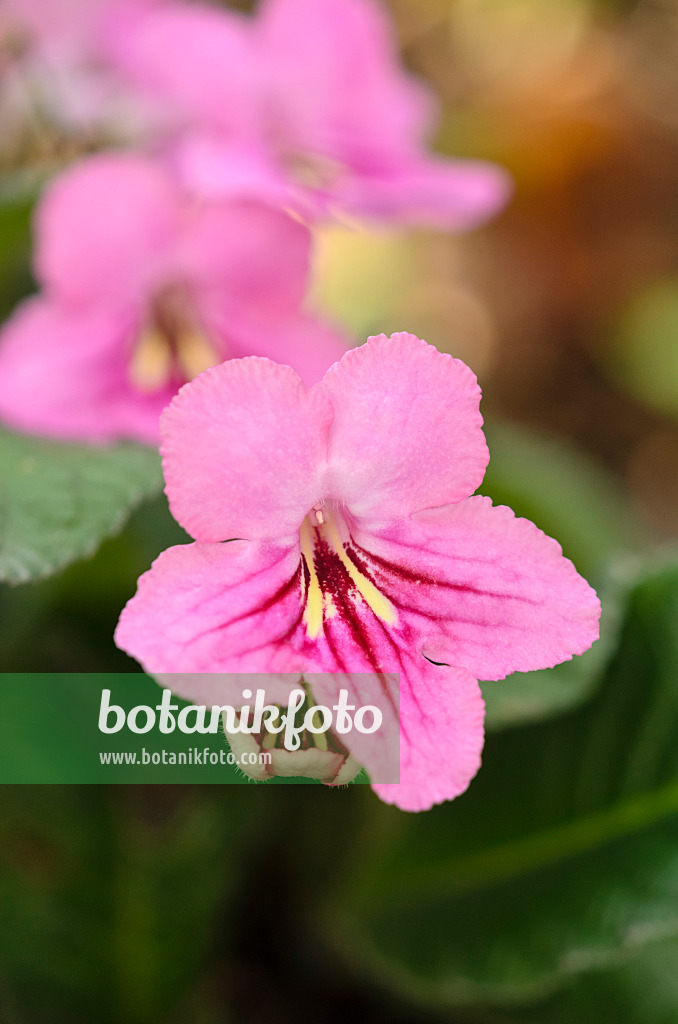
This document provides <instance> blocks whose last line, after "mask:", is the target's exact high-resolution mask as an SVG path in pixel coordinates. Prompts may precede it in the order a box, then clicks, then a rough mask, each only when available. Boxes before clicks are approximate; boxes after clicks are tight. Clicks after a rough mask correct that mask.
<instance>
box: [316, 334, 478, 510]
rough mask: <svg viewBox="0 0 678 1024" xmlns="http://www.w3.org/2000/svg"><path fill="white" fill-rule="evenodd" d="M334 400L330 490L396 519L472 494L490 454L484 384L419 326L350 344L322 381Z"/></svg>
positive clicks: (353, 503)
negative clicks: (420, 333) (417, 332)
mask: <svg viewBox="0 0 678 1024" xmlns="http://www.w3.org/2000/svg"><path fill="white" fill-rule="evenodd" d="M319 387H320V389H321V390H322V391H324V392H325V393H326V394H327V395H328V396H329V397H330V398H331V400H332V403H333V405H334V408H335V419H334V423H333V425H332V430H331V433H330V447H329V469H328V477H327V487H326V490H327V494H328V495H329V496H330V497H332V498H336V499H337V500H339V501H343V502H345V503H346V505H347V506H348V507H349V509H350V511H351V513H352V514H353V515H354V516H357V517H370V518H378V519H382V518H383V519H387V518H393V517H399V516H407V515H410V514H412V513H413V512H416V511H418V510H420V509H424V508H429V507H431V506H434V505H444V504H447V503H449V502H452V501H459V500H460V499H461V498H466V497H468V495H469V494H471V493H472V492H473V491H474V490H475V489H476V487H478V485H479V484H480V482H481V481H482V479H483V476H484V474H485V467H486V466H487V462H488V458H489V455H488V451H487V445H486V444H485V438H484V436H483V432H482V422H483V421H482V417H481V415H480V412H479V408H478V407H479V402H480V388H479V387H478V383H477V381H476V378H475V376H474V374H473V373H472V372H471V370H469V368H468V367H467V366H465V365H464V363H462V362H460V361H459V360H458V359H453V358H452V357H451V356H449V355H443V354H442V353H441V352H438V351H437V349H435V348H434V347H433V346H432V345H427V344H426V343H425V342H423V341H420V340H419V339H418V338H415V337H414V335H412V334H394V335H392V337H391V338H386V337H385V336H384V335H383V334H382V335H380V336H379V337H376V338H370V339H369V340H368V342H367V344H366V345H364V346H363V347H361V348H356V349H353V350H352V351H350V352H348V353H347V354H346V355H345V356H344V358H343V359H342V360H341V362H340V363H338V364H337V365H336V366H333V367H332V369H331V370H330V371H329V372H328V373H327V375H326V377H325V379H324V380H323V381H322V383H321V384H320V385H319Z"/></svg>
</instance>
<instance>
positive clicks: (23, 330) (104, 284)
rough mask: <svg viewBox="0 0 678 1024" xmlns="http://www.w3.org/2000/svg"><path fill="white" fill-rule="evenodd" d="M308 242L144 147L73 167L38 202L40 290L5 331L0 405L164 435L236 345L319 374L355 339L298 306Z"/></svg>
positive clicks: (71, 424)
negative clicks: (191, 182)
mask: <svg viewBox="0 0 678 1024" xmlns="http://www.w3.org/2000/svg"><path fill="white" fill-rule="evenodd" d="M310 242H311V240H310V235H309V232H308V231H307V229H306V228H305V227H303V225H301V224H299V223H298V222H296V221H294V220H293V219H292V218H290V217H288V216H287V215H286V214H284V213H282V212H279V211H275V210H272V209H270V208H268V207H266V206H263V205H260V204H254V203H250V202H239V203H235V202H230V203H228V202H215V203H205V202H197V201H195V200H189V199H187V198H186V196H185V195H184V194H183V193H182V192H181V191H180V189H179V188H178V187H177V185H176V184H175V183H174V181H173V180H172V179H171V178H170V177H169V176H168V174H167V173H166V172H165V171H164V170H163V169H162V168H160V167H159V166H157V165H155V164H154V163H152V162H151V161H148V160H145V159H143V158H140V157H134V156H122V155H117V156H99V157H94V158H92V159H90V160H88V161H85V162H83V163H81V164H79V165H77V166H75V167H74V168H73V169H72V170H70V171H69V172H67V173H66V174H64V175H63V176H62V177H61V178H60V179H59V180H58V181H57V182H56V183H55V184H54V185H53V186H52V187H51V189H50V190H49V192H48V193H47V195H46V197H45V199H44V201H43V202H42V204H41V206H40V208H39V211H38V216H37V250H36V261H35V262H36V275H37V277H38V279H39V280H40V281H41V282H42V285H43V292H42V294H41V295H40V296H38V297H37V298H32V299H29V300H28V301H27V302H25V303H24V304H23V305H22V306H20V307H19V309H18V310H17V312H16V313H15V314H14V316H13V318H12V319H11V320H10V321H9V322H8V324H7V325H6V326H5V328H4V330H3V332H2V336H1V338H0V341H1V344H0V417H2V418H3V419H4V420H5V421H6V422H8V423H10V424H11V425H13V426H16V427H18V428H19V429H24V430H29V431H37V432H40V433H45V434H50V435H54V436H62V437H73V438H81V439H83V440H88V441H108V440H111V439H113V438H117V437H130V438H137V439H139V440H141V441H148V442H151V443H157V440H158V417H159V415H160V412H161V411H162V409H163V408H164V406H165V405H166V404H167V403H168V402H169V400H170V398H171V397H172V396H173V395H174V394H175V392H176V391H177V389H178V388H179V387H180V385H182V384H184V383H185V382H186V381H187V380H190V379H191V377H193V376H195V374H196V373H197V372H199V371H201V370H204V369H205V368H206V367H208V366H211V365H213V364H215V363H218V362H221V361H222V360H223V359H226V358H230V357H232V356H242V355H249V354H250V353H255V354H259V355H267V356H272V357H274V358H276V359H279V360H281V361H282V362H289V363H290V364H291V365H292V366H295V367H296V368H297V369H298V371H299V372H300V373H301V374H302V375H303V376H304V379H305V380H306V381H307V382H308V383H311V382H313V381H314V380H318V379H319V378H320V377H321V376H322V374H323V373H324V371H325V370H326V369H327V367H328V366H329V365H330V364H331V363H332V362H334V360H335V359H337V358H339V356H340V355H342V354H343V352H344V351H345V345H344V344H343V343H342V342H341V341H340V339H339V337H338V336H337V335H335V334H334V333H333V332H332V331H331V330H330V329H329V328H327V327H325V326H323V325H322V324H320V323H317V322H316V321H315V320H313V319H312V318H311V317H310V316H308V315H306V314H305V313H304V312H303V311H302V309H301V305H302V302H303V299H304V293H305V290H306V282H307V272H308V264H309V254H310Z"/></svg>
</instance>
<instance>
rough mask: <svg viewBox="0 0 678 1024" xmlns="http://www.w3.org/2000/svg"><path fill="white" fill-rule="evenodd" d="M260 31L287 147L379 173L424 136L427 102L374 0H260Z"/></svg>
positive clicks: (274, 104) (429, 107)
mask: <svg viewBox="0 0 678 1024" xmlns="http://www.w3.org/2000/svg"><path fill="white" fill-rule="evenodd" d="M257 27H258V29H259V33H260V39H261V49H262V60H263V71H264V74H268V76H269V89H270V93H271V96H270V104H271V106H272V108H273V110H274V111H276V110H277V112H278V121H279V131H280V132H282V133H284V135H285V137H286V138H287V141H288V145H289V146H290V148H292V147H294V146H297V147H299V148H302V149H308V150H309V151H311V152H316V153H322V154H324V155H325V156H329V157H333V158H334V159H337V160H339V161H341V162H346V163H348V164H350V165H352V166H357V167H360V168H361V169H363V170H370V169H373V170H378V169H379V168H381V167H383V166H384V163H385V162H386V163H389V162H391V161H392V160H393V159H397V158H399V157H401V156H402V155H403V154H404V153H407V152H409V151H410V149H411V147H412V145H413V144H414V143H415V142H418V140H419V138H420V137H421V136H423V135H424V134H426V133H427V132H428V129H429V125H430V121H431V115H432V112H433V103H432V100H431V98H430V96H429V94H428V91H427V90H426V89H425V88H424V87H423V86H422V85H421V84H420V83H419V82H417V81H415V80H414V79H412V78H411V77H410V76H409V75H408V74H407V73H406V72H405V71H404V70H403V69H402V67H401V66H400V63H399V59H398V51H397V43H396V40H395V39H394V38H393V34H392V30H391V25H390V22H389V20H388V18H387V16H386V14H385V12H384V10H383V9H382V8H381V7H379V6H378V5H377V4H376V3H373V2H372V0H323V2H322V3H318V2H317V0H265V2H264V4H263V5H262V8H261V11H260V14H259V23H258V26H257Z"/></svg>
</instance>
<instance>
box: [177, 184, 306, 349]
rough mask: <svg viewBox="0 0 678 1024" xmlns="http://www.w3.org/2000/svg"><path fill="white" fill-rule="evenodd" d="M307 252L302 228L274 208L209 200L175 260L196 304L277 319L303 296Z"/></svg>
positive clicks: (293, 310)
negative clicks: (250, 312) (179, 255)
mask: <svg viewBox="0 0 678 1024" xmlns="http://www.w3.org/2000/svg"><path fill="white" fill-rule="evenodd" d="M310 252H311V235H310V232H309V230H308V228H306V227H304V226H303V224H300V223H299V222H298V221H296V220H293V219H292V217H290V216H288V215H287V214H286V213H283V212H282V211H280V210H273V209H271V208H270V207H268V206H263V205H261V204H257V203H252V202H238V203H211V204H206V205H205V204H203V205H201V206H200V207H199V209H198V210H197V211H196V214H195V216H194V217H193V219H192V221H191V224H190V228H189V229H188V231H187V235H186V240H185V242H184V245H183V250H182V257H181V259H182V264H183V269H184V276H185V277H186V278H187V279H188V280H189V281H191V282H192V284H193V287H194V290H195V293H196V295H197V297H198V300H199V301H200V302H201V303H203V302H207V303H226V304H228V306H229V308H233V307H234V306H235V307H240V308H242V309H245V310H252V309H253V310H256V311H258V312H263V313H265V314H270V315H271V316H276V317H282V316H286V315H288V314H289V313H296V311H297V309H298V308H299V306H300V304H301V303H302V301H303V299H304V296H305V294H306V285H307V280H308V271H309V263H310ZM246 354H248V355H249V354H250V353H246Z"/></svg>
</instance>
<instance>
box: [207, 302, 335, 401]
mask: <svg viewBox="0 0 678 1024" xmlns="http://www.w3.org/2000/svg"><path fill="white" fill-rule="evenodd" d="M208 323H209V324H210V325H214V327H213V329H214V331H215V334H216V336H218V337H220V338H222V339H224V345H225V348H226V349H227V351H228V352H229V354H230V355H231V356H234V357H235V356H245V355H250V354H251V355H255V356H267V357H268V358H270V359H272V360H274V361H275V362H279V363H285V364H286V365H288V366H291V367H292V369H293V370H296V372H297V373H298V374H299V376H300V377H301V379H302V380H303V382H304V384H306V385H309V386H310V385H312V384H315V383H317V381H319V380H320V379H321V378H322V376H323V374H324V373H325V372H326V371H327V370H328V369H329V367H330V366H332V364H333V363H335V362H336V361H337V360H338V359H341V358H342V356H343V355H344V354H345V352H346V349H347V348H349V347H350V343H351V341H350V339H349V338H347V337H346V336H345V335H344V334H343V333H342V332H341V331H340V330H339V329H338V328H337V327H335V326H333V325H332V324H327V323H324V322H323V321H322V320H318V319H317V318H315V317H312V316H309V315H308V314H304V313H298V314H296V315H295V316H287V317H285V318H284V319H277V318H275V317H265V316H259V317H256V316H254V315H252V313H251V312H250V314H249V315H245V314H244V313H243V312H242V311H241V310H238V311H237V313H235V312H232V311H229V310H228V308H227V307H223V306H222V308H221V310H220V311H219V312H218V313H215V314H213V315H210V318H209V319H208Z"/></svg>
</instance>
